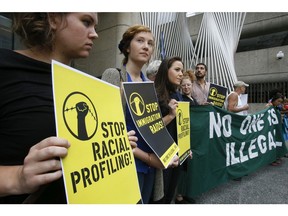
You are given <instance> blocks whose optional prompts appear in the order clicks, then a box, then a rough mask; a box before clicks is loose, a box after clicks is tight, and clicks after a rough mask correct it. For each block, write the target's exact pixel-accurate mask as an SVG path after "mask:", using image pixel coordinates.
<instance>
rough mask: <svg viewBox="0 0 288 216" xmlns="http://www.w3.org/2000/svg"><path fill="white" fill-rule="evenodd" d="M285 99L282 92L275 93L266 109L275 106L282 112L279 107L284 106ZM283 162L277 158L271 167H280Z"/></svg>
mask: <svg viewBox="0 0 288 216" xmlns="http://www.w3.org/2000/svg"><path fill="white" fill-rule="evenodd" d="M283 98H284V97H283V95H282V94H281V93H280V92H276V93H274V94H273V95H272V97H271V98H270V100H269V103H268V104H266V107H269V106H273V107H275V109H277V110H279V111H280V108H279V106H280V105H282V103H283ZM281 162H282V160H281V158H277V160H276V161H274V162H272V163H271V165H272V166H278V165H280V164H281Z"/></svg>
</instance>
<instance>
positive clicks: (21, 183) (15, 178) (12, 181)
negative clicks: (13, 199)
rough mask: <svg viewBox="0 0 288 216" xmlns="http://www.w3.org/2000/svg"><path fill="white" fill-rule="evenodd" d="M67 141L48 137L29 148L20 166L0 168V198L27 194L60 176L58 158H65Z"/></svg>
mask: <svg viewBox="0 0 288 216" xmlns="http://www.w3.org/2000/svg"><path fill="white" fill-rule="evenodd" d="M69 146H70V144H69V142H68V141H67V140H65V139H61V138H57V137H49V138H47V139H44V140H42V141H41V142H39V143H38V144H36V145H34V146H32V147H31V149H30V151H29V153H28V155H27V156H26V158H25V159H24V164H23V165H20V166H0V196H1V197H3V196H8V195H18V194H29V193H33V192H35V191H36V190H37V189H38V188H39V187H40V186H41V185H44V184H47V183H51V182H53V181H55V180H57V179H59V178H60V177H61V176H62V170H61V162H60V160H59V158H60V157H65V156H66V155H67V153H68V150H67V148H69Z"/></svg>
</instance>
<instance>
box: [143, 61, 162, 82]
mask: <svg viewBox="0 0 288 216" xmlns="http://www.w3.org/2000/svg"><path fill="white" fill-rule="evenodd" d="M161 62H162V61H161V60H154V61H152V62H151V63H150V64H149V65H148V67H147V69H146V77H147V78H148V79H149V80H151V81H154V80H155V76H156V73H157V72H158V68H159V66H160V64H161Z"/></svg>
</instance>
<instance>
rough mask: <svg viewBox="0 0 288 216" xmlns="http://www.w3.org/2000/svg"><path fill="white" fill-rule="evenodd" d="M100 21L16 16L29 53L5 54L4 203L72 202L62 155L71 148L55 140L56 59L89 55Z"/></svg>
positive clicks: (1, 60)
mask: <svg viewBox="0 0 288 216" xmlns="http://www.w3.org/2000/svg"><path fill="white" fill-rule="evenodd" d="M97 22H98V21H97V14H96V13H17V14H15V17H14V26H13V27H14V31H15V32H16V33H17V34H18V35H19V36H20V37H21V39H22V41H23V42H24V44H25V45H26V47H27V49H24V50H16V51H11V50H5V49H1V50H0V74H1V83H0V89H1V91H0V92H1V93H0V98H1V100H0V101H1V105H0V113H1V117H0V125H1V132H0V137H1V138H0V139H1V150H0V203H22V202H23V201H24V200H25V199H26V198H28V200H27V199H26V201H27V202H37V203H66V199H65V193H64V185H63V181H62V178H61V177H62V171H61V164H60V161H59V157H65V156H66V155H67V149H68V148H69V146H70V145H71V144H70V143H69V142H68V141H67V140H65V139H63V138H58V137H55V134H56V130H55V118H54V107H53V94H52V80H51V60H52V59H55V60H57V61H60V62H62V63H64V64H70V63H71V60H72V59H75V58H85V57H88V56H89V52H90V51H91V49H92V45H93V40H95V39H96V38H97V37H98V35H97V33H96V31H95V26H96V25H97ZM34 192H35V193H34ZM33 193H34V194H33ZM29 194H32V195H31V196H29ZM36 198H37V199H36ZM34 199H36V200H34Z"/></svg>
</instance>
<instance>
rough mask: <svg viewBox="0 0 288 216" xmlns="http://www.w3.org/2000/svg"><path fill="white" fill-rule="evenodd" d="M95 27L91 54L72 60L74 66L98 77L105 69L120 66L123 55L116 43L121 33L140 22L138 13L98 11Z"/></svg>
mask: <svg viewBox="0 0 288 216" xmlns="http://www.w3.org/2000/svg"><path fill="white" fill-rule="evenodd" d="M98 20H99V25H98V26H97V28H96V31H97V33H98V36H99V38H98V39H96V40H95V41H94V46H93V49H92V52H91V55H90V56H89V58H87V59H80V60H76V61H75V62H74V67H75V68H77V69H79V70H81V71H83V72H86V73H88V74H91V75H93V76H96V77H99V76H101V75H102V73H103V72H104V70H105V69H107V68H110V67H120V65H121V62H122V59H123V57H124V56H123V55H120V51H119V49H118V44H119V42H120V40H121V38H122V34H123V33H124V32H125V31H126V29H127V28H128V27H129V26H131V25H133V24H140V23H141V22H140V14H139V13H112V12H111V13H99V14H98Z"/></svg>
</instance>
